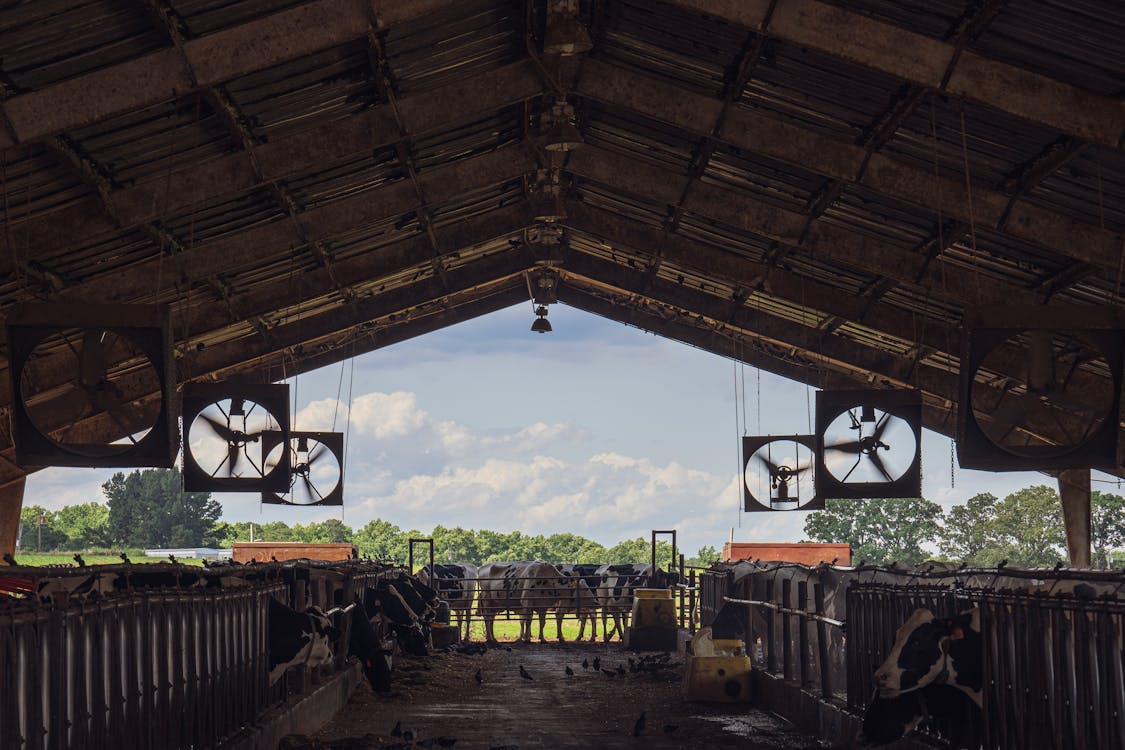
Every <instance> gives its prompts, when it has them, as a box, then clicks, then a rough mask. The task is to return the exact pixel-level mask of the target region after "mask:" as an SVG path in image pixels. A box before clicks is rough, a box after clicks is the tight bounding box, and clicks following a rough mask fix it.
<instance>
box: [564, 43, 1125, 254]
mask: <svg viewBox="0 0 1125 750" xmlns="http://www.w3.org/2000/svg"><path fill="white" fill-rule="evenodd" d="M578 94H579V95H581V96H587V97H590V98H592V99H596V100H598V101H601V102H604V103H607V104H611V105H615V106H621V107H625V108H627V109H630V110H632V111H634V112H638V113H640V114H642V115H645V116H648V117H652V118H654V119H657V120H660V121H662V122H666V123H669V124H671V125H675V126H676V127H679V128H683V129H684V130H687V131H688V132H690V133H692V134H695V135H707V134H709V133H710V130H711V128H712V125H713V123H714V122H715V118H716V117H717V115H718V113H719V112H720V111H721V110H722V106H723V103H722V101H720V100H719V99H715V98H713V97H710V96H706V95H704V94H699V93H696V92H694V91H689V90H687V89H683V88H680V87H677V86H673V85H671V84H669V83H667V82H665V81H661V80H658V79H655V78H651V77H649V76H645V75H642V74H640V73H635V72H633V71H629V70H626V69H624V68H620V67H617V66H614V65H610V64H608V63H605V62H602V61H600V60H587V61H586V62H585V63H584V72H583V75H582V77H581V79H580V80H579V83H578ZM716 138H717V139H718V140H719V141H721V142H723V143H727V144H729V145H731V146H734V147H736V148H739V149H742V150H745V151H750V152H753V153H757V154H761V155H763V156H768V157H770V158H772V159H777V160H778V161H782V162H785V163H787V164H792V165H793V166H796V167H799V168H801V169H804V170H808V171H812V172H815V173H817V174H820V175H823V176H825V177H829V178H832V179H834V180H838V181H841V182H844V183H848V184H856V185H861V186H863V187H865V188H868V189H870V190H872V191H874V192H875V193H878V194H881V195H885V196H887V197H888V198H893V199H895V200H899V201H903V202H905V203H909V204H911V205H914V206H917V207H919V208H922V209H924V210H927V211H932V212H934V214H935V215H936V214H937V212H938V209H939V208H940V209H941V213H942V214H944V215H945V216H949V217H953V218H957V219H960V220H962V221H966V222H967V221H969V219H970V216H969V202H968V194H967V192H966V190H965V183H964V181H963V180H959V179H953V178H947V177H938V176H935V175H934V174H933V171H932V170H929V169H926V168H923V167H919V166H915V165H912V164H908V163H905V162H902V161H897V160H895V159H893V158H891V157H889V156H886V155H884V154H881V153H878V152H872V153H869V152H868V151H867V149H866V148H865V147H864V146H863V145H857V144H853V143H847V142H844V141H841V140H839V139H837V138H834V137H832V136H829V135H825V134H824V133H821V132H818V131H815V130H810V129H806V128H802V127H799V126H797V125H793V124H790V123H788V122H784V121H782V120H779V119H776V118H773V117H769V116H767V115H764V114H761V113H758V112H755V111H752V110H749V109H746V108H735V109H732V110H731V111H730V112H729V113H728V114H727V116H726V118H725V120H724V123H723V126H722V128H721V130H720V132H719V133H718V135H717V136H716ZM972 196H973V203H972V220H973V221H974V222H976V224H977V225H978V226H981V227H988V228H990V229H995V230H996V231H999V232H1003V233H1005V234H1009V235H1011V236H1012V237H1016V238H1018V239H1020V240H1023V241H1026V242H1031V243H1034V244H1036V245H1041V246H1043V247H1046V248H1048V249H1050V250H1052V251H1054V252H1056V253H1059V254H1061V255H1065V256H1068V257H1071V258H1075V259H1077V260H1082V261H1085V262H1087V263H1091V264H1093V265H1097V266H1100V267H1102V268H1105V269H1108V270H1111V271H1116V269H1117V266H1118V264H1119V262H1120V258H1121V252H1122V247H1123V246H1125V235H1122V234H1120V233H1117V232H1112V231H1108V230H1105V229H1102V228H1101V227H1098V226H1096V225H1092V224H1088V223H1085V222H1082V221H1079V220H1077V219H1074V218H1073V217H1070V216H1067V215H1065V214H1061V213H1058V212H1056V211H1053V210H1051V209H1049V208H1045V207H1043V206H1039V205H1036V204H1034V203H1031V202H1029V201H1026V200H1020V199H1018V196H1016V198H1013V196H1012V195H1009V194H1007V193H1005V192H1003V191H1001V190H998V189H990V188H988V187H987V186H983V185H974V186H973V193H972Z"/></svg>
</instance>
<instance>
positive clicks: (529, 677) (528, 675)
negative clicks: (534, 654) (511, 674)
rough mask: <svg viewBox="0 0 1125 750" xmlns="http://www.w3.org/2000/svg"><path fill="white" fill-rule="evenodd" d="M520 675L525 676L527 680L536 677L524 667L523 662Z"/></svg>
mask: <svg viewBox="0 0 1125 750" xmlns="http://www.w3.org/2000/svg"><path fill="white" fill-rule="evenodd" d="M520 677H522V678H524V679H525V680H534V679H535V678H534V677H532V676H531V673H529V672H528V671H527V670H526V669H524V668H523V665H522V664H521V665H520Z"/></svg>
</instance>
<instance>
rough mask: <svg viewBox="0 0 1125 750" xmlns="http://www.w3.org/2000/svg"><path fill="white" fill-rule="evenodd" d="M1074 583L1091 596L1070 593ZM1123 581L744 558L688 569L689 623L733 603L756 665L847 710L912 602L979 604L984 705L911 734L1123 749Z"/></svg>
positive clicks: (865, 688)
mask: <svg viewBox="0 0 1125 750" xmlns="http://www.w3.org/2000/svg"><path fill="white" fill-rule="evenodd" d="M1081 584H1089V585H1090V586H1096V587H1097V589H1096V591H1097V593H1096V594H1095V595H1086V596H1079V595H1077V594H1075V593H1073V591H1074V589H1075V588H1076V586H1077V587H1079V588H1081ZM1122 590H1125V577H1123V575H1122V574H1121V573H1120V572H1113V571H1079V570H1068V569H1065V568H1064V569H1057V570H1056V569H1035V570H1029V571H1021V570H1014V569H1008V568H1005V569H977V568H973V569H969V568H966V567H964V566H961V567H953V566H943V565H940V564H930V565H922V566H918V567H914V568H904V567H882V566H863V567H858V568H837V567H834V566H828V565H821V566H816V567H809V566H804V565H799V564H796V563H781V562H760V561H759V562H753V563H751V562H748V561H743V562H738V563H718V564H715V565H713V566H712V567H711V568H710V569H708V570H706V571H704V572H703V573H702V574H701V575H700V578H699V593H700V622H701V624H702V625H711V624H712V623H713V622H715V619H716V617H717V616H718V615H719V613H720V611H721V610H722V609H723V606H724V605H733V606H737V607H740V608H742V609H741V611H742V612H743V613H744V618H745V619H744V620H742V626H743V627H742V629H743V639H744V640H745V643H746V647H747V652H748V653H749V654H750V655H751V657H752V660H753V663H754V667H755V669H756V670H758V671H760V672H762V673H768V674H770V675H772V676H773V677H775V678H778V679H781V680H784V681H785V682H786V683H787V684H790V685H794V686H799V687H800V688H802V689H803V691H804V692H806V693H808V694H809V695H811V696H816V697H818V698H820V699H821V700H823V701H825V702H826V703H827V704H830V705H832V706H835V707H837V708H839V709H841V710H845V711H847V712H849V713H851V714H852V715H854V716H859V715H862V714H863V712H864V710H865V709H866V707H867V706H868V704H869V703H870V701H871V700H872V698H873V695H874V693H875V684H874V673H875V671H876V670H877V669H878V668H879V667H880V665H881V664H882V662H883V660H884V659H885V658H886V655H887V654H888V653H889V652H890V649H891V647H892V646H893V644H894V642H895V638H896V634H897V630H898V628H899V626H901V625H902V623H903V622H904V621H905V620H906V619H907V618H908V617H909V616H910V615H911V613H913V612H914V610H915V609H917V608H919V607H926V608H928V609H930V610H932V611H933V612H934V613H935V616H936V617H950V616H953V615H955V614H957V613H959V612H964V611H966V610H969V609H972V608H973V607H979V610H980V622H981V632H982V653H981V659H982V664H983V670H984V695H983V699H984V711H983V712H980V713H979V720H978V717H977V716H972V715H968V714H972V713H973V712H971V711H970V712H968V714H967V716H966V720H965V721H946V722H939V721H935V720H933V719H927V720H926V721H924V722H923V724H922V725H921V726H920V728H919V732H920V733H922V734H924V735H926V737H927V739H928V741H929V742H930V743H931V744H933V745H936V746H938V747H956V746H959V744H960V743H965V742H968V741H969V740H968V739H967V738H966V736H965V733H966V729H969V730H979V732H980V733H981V735H982V737H983V739H982V740H981V742H979V743H976V744H972V745H971V746H972V747H977V746H980V747H982V748H985V750H1007V749H1009V748H1035V749H1036V750H1039V749H1040V748H1042V749H1043V750H1063V749H1064V748H1066V749H1073V748H1098V749H1099V750H1102V749H1103V748H1104V749H1106V750H1125V601H1123V600H1122V599H1120V598H1118V597H1120V594H1121V592H1122ZM791 718H796V717H791ZM970 720H972V721H970ZM974 721H975V722H976V723H975V724H973V722H974ZM974 742H975V740H974ZM966 746H968V745H966Z"/></svg>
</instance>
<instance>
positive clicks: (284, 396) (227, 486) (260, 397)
mask: <svg viewBox="0 0 1125 750" xmlns="http://www.w3.org/2000/svg"><path fill="white" fill-rule="evenodd" d="M226 399H243V400H245V401H252V402H254V403H256V404H258V405H259V406H261V407H262V408H264V409H265V410H266V411H267V412H269V413H270V414H271V415H272V416H273V418H274V420H275V421H276V422H277V424H278V427H279V428H280V429H279V430H276V431H278V432H281V433H283V434H284V435H286V436H288V435H289V434H290V428H289V424H290V422H289V386H288V385H286V384H284V383H235V382H221V383H185V384H184V393H183V424H184V437H183V445H184V470H183V475H184V491H185V492H270V491H280V492H284V491H285V490H287V489H288V487H289V473H290V469H291V467H290V465H289V452H288V451H286V452H285V455H284V456H283V457H282V460H281V461H280V462H278V465H277V466H276V467H274V469H273V470H272V471H269V472H267V473H265V474H264V475H262V476H260V477H215V476H212V475H211V474H210V473H208V472H207V470H205V469H204V468H203V467H202V466H200V465H199V463H198V462H197V461H196V460H195V456H194V455H192V452H191V439H190V438H191V426H192V423H193V422H194V421H195V418H196V417H198V416H199V415H200V413H202V412H203V410H204V409H206V408H207V407H209V406H211V405H212V404H216V403H218V402H220V401H223V400H226ZM268 431H269V430H263V431H262V432H261V433H259V434H261V435H264V434H265V433H266V432H268ZM263 468H265V467H264V466H263Z"/></svg>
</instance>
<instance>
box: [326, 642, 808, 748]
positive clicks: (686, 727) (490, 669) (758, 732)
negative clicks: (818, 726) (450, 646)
mask: <svg viewBox="0 0 1125 750" xmlns="http://www.w3.org/2000/svg"><path fill="white" fill-rule="evenodd" d="M509 647H510V650H509ZM595 657H598V658H599V660H600V665H599V666H600V667H601V668H602V669H607V670H609V671H611V672H612V674H613V676H609V675H606V674H605V673H604V672H602V671H595V670H594V668H593V664H592V662H593V660H594V658H595ZM629 658H633V659H634V660H635V661H636V660H638V659H639V656H638V655H637V654H633V653H631V652H628V651H625V650H624V649H623V648H622V647H621V645H620V644H608V645H606V644H600V643H599V644H585V643H583V644H573V643H567V644H555V643H547V644H529V645H523V644H518V643H515V644H508V646H501V647H499V648H493V649H489V650H488V651H487V652H486V653H483V654H472V655H465V654H460V653H456V652H448V653H444V652H439V653H436V654H434V655H433V656H430V657H424V658H406V657H402V658H399V659H398V660H397V662H396V665H395V677H394V687H393V690H392V692H391V693H389V694H386V695H376V694H375V693H373V692H372V691H371V689H370V688H369V687H368V685H367V683H366V682H363V683H361V684H360V686H359V688H358V689H357V690H356V692H355V694H354V695H353V696H352V698H351V701H350V702H349V703H348V704H347V706H345V707H344V708H343V709H342V710H341V711H340V712H339V713H337V714H336V716H334V717H333V718H332V719H331V721H329V722H328V723H327V724H326V725H325V726H324V727H323V729H322V730H321V731H320V732H319V733H318V734H317V735H315V739H317V740H320V741H322V742H329V741H333V740H339V739H342V738H345V737H352V738H358V737H363V736H364V735H367V739H366V742H365V743H364V746H369V747H379V746H384V745H389V744H399V745H400V746H401V743H402V742H403V738H402V733H407V732H408V733H413V737H414V742H415V743H416V745H417V746H419V747H455V748H456V750H476V749H478V748H479V749H480V750H489V749H490V748H493V749H495V748H506V749H507V750H516V749H517V748H519V749H520V750H527V749H528V748H609V749H612V748H639V747H645V748H678V747H685V748H707V747H739V748H747V749H749V750H778V749H779V748H803V749H805V750H813V749H814V748H825V747H827V744H819V743H817V742H816V741H815V740H813V739H811V738H808V737H805V736H804V735H802V734H800V733H798V732H796V731H795V730H794V729H793V727H792V725H790V724H789V723H788V722H786V721H784V720H782V719H780V718H778V717H776V716H774V715H773V714H770V713H768V712H766V711H763V710H760V709H756V708H754V707H752V706H751V705H748V704H716V703H709V704H706V703H686V702H684V701H683V700H682V696H681V684H680V683H681V679H682V676H683V658H682V657H680V656H676V655H673V656H671V657H670V658H669V659H668V660H667V661H666V662H660V661H657V660H655V659H653V658H652V657H651V656H648V657H646V659H645V661H644V664H645V665H646V668H645V671H642V672H631V671H630V667H629V662H628V659H629ZM583 659H585V660H586V661H587V663H589V664H590V667H589V669H583V668H582V661H583ZM638 664H640V662H638ZM521 666H522V667H523V668H524V670H525V672H526V674H527V675H528V677H530V679H528V678H525V677H523V676H521V674H520V667H521ZM568 666H569V667H570V668H571V670H572V671H573V672H574V674H573V676H568V675H567V674H566V668H567V667H568ZM619 666H620V667H622V668H623V669H624V670H625V674H624V675H621V674H619V673H618V669H617V668H618V667H619ZM477 670H480V678H481V681H480V684H478V683H477V680H476V679H475V674H476V672H477ZM642 711H643V712H644V713H645V720H644V722H643V726H641V727H639V730H640V736H639V737H637V736H634V730H636V729H638V725H637V722H638V719H639V718H640V716H641V712H642ZM396 725H397V727H398V730H399V734H397V735H395V736H392V730H394V729H395V727H396ZM406 737H407V738H410V737H411V734H406ZM453 740H456V742H453Z"/></svg>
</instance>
